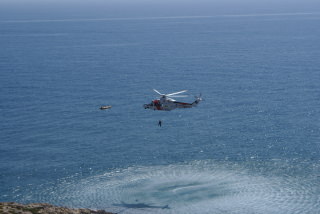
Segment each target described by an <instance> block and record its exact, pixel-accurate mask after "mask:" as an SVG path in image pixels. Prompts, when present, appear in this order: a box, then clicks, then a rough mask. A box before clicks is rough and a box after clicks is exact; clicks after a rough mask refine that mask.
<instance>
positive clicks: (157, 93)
mask: <svg viewBox="0 0 320 214" xmlns="http://www.w3.org/2000/svg"><path fill="white" fill-rule="evenodd" d="M153 90H154V91H155V92H156V93H157V94H159V95H164V94H161V93H160V92H159V91H157V90H156V89H153Z"/></svg>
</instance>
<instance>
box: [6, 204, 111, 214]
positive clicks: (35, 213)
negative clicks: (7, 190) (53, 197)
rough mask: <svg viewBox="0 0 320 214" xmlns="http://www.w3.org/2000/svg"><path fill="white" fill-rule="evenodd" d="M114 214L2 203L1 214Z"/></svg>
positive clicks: (42, 205) (39, 205) (47, 205)
mask: <svg viewBox="0 0 320 214" xmlns="http://www.w3.org/2000/svg"><path fill="white" fill-rule="evenodd" d="M18 213H19V214H114V213H111V212H106V211H104V210H90V209H85V208H80V209H72V208H67V207H57V206H54V205H51V204H46V203H34V204H19V203H15V202H0V214H18Z"/></svg>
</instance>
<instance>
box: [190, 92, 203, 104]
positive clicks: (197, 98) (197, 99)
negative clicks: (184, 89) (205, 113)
mask: <svg viewBox="0 0 320 214" xmlns="http://www.w3.org/2000/svg"><path fill="white" fill-rule="evenodd" d="M195 98H196V100H195V101H194V102H193V103H192V107H195V106H197V105H198V104H199V103H200V102H201V101H202V98H201V94H200V95H199V96H195Z"/></svg>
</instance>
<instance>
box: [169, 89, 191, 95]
mask: <svg viewBox="0 0 320 214" xmlns="http://www.w3.org/2000/svg"><path fill="white" fill-rule="evenodd" d="M186 91H187V90H183V91H178V92H174V93H171V94H166V96H172V95H175V94H181V93H183V92H186Z"/></svg>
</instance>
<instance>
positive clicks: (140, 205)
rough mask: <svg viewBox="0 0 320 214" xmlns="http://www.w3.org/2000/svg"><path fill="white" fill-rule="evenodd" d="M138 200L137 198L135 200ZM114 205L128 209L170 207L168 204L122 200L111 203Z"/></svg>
mask: <svg viewBox="0 0 320 214" xmlns="http://www.w3.org/2000/svg"><path fill="white" fill-rule="evenodd" d="M136 202H138V200H136ZM112 205H113V206H116V207H125V208H128V209H144V208H154V209H170V207H169V205H165V206H156V205H151V204H145V203H134V204H127V203H125V202H123V201H121V204H112Z"/></svg>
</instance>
